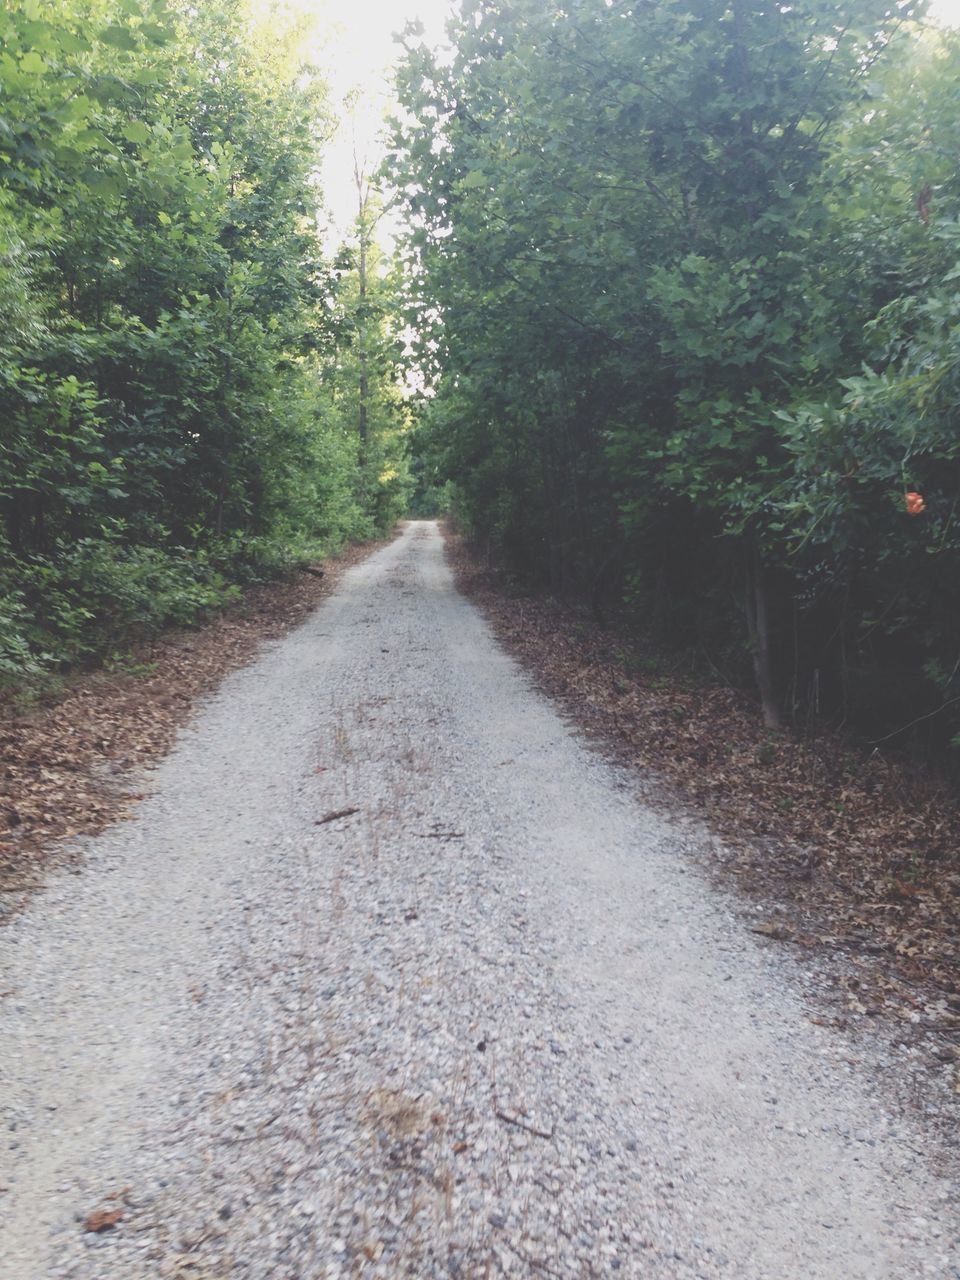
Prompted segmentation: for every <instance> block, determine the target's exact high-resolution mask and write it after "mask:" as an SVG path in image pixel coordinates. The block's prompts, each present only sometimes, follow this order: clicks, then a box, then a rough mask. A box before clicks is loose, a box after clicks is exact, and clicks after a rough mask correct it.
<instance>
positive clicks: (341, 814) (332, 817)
mask: <svg viewBox="0 0 960 1280" xmlns="http://www.w3.org/2000/svg"><path fill="white" fill-rule="evenodd" d="M359 812H360V809H359V807H358V806H357V805H354V806H353V808H351V809H334V811H333V812H332V813H325V814H324V815H323V817H322V818H317V820H316V822H315V823H314V824H313V825H314V826H315V827H322V826H323V825H324V823H326V822H336V820H337V819H338V818H349V817H351V816H352V815H353V814H355V813H359Z"/></svg>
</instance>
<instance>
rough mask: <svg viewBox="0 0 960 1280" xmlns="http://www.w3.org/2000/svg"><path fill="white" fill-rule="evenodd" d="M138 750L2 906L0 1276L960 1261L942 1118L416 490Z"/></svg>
mask: <svg viewBox="0 0 960 1280" xmlns="http://www.w3.org/2000/svg"><path fill="white" fill-rule="evenodd" d="M154 780H155V789H154V792H153V794H152V796H151V797H150V798H149V799H148V800H147V801H146V802H145V803H144V804H143V806H142V808H141V810H140V812H139V815H138V817H137V818H136V820H135V821H132V822H130V823H127V824H124V825H121V826H119V827H116V828H114V829H113V830H112V831H111V832H109V833H108V834H107V835H106V836H104V837H101V838H100V839H98V840H97V841H96V842H94V843H93V844H92V846H91V849H90V851H89V858H88V862H87V865H86V867H85V868H84V870H83V872H82V874H81V875H79V876H74V875H69V874H64V875H63V876H62V877H60V878H59V879H57V880H55V881H54V883H53V884H52V885H51V887H50V888H49V890H48V891H47V892H46V893H45V894H44V895H42V896H41V897H40V898H39V899H38V900H37V901H36V902H35V903H34V904H33V905H32V907H31V908H30V909H29V910H28V911H27V912H26V913H25V914H24V915H23V916H22V917H21V918H20V919H19V920H17V921H15V922H14V923H13V924H12V925H11V926H10V927H9V928H7V929H5V930H3V931H2V932H0V959H2V965H3V976H2V979H0V990H2V991H3V992H4V998H3V999H2V1001H0V1016H2V1022H0V1099H2V1115H3V1119H4V1131H3V1133H2V1139H0V1141H2V1146H0V1185H2V1186H3V1188H4V1189H3V1192H2V1193H0V1259H2V1262H0V1275H2V1277H3V1280H45V1278H46V1277H72V1278H75V1280H140V1278H143V1280H147V1278H148V1277H149V1278H150V1280H154V1278H155V1277H161V1278H165V1277H174V1278H176V1280H190V1278H194V1280H224V1278H226V1277H231V1278H237V1280H241V1278H242V1280H274V1278H277V1280H281V1278H282V1280H320V1278H321V1277H339V1276H344V1277H346V1276H364V1277H366V1276H382V1277H400V1276H413V1277H444V1276H462V1277H480V1276H484V1277H485V1276H510V1277H518V1276H528V1275H529V1276H553V1277H557V1276H559V1277H563V1278H564V1280H576V1278H579V1277H607V1276H614V1275H621V1276H629V1277H638V1278H639V1277H643V1280H661V1278H663V1280H666V1278H668V1277H669V1278H670V1280H693V1278H695V1277H698V1278H700V1280H715V1278H717V1280H719V1278H721V1277H723V1278H726V1277H729V1278H730V1280H761V1278H763V1280H879V1278H881V1277H890V1278H891V1280H906V1278H908V1277H921V1276H932V1277H957V1276H960V1263H958V1254H957V1229H958V1216H957V1212H956V1208H955V1201H954V1199H953V1188H952V1187H950V1186H949V1185H948V1184H947V1183H946V1182H945V1181H944V1180H942V1179H941V1178H939V1177H937V1176H936V1174H935V1173H934V1172H933V1168H932V1162H931V1160H930V1159H928V1157H929V1156H932V1154H933V1153H931V1152H928V1151H926V1150H925V1140H924V1137H923V1135H921V1134H918V1133H917V1132H915V1131H914V1130H913V1129H912V1127H911V1124H910V1123H909V1122H908V1121H907V1120H905V1119H904V1118H902V1117H898V1116H896V1115H891V1114H888V1113H887V1112H886V1111H885V1109H884V1104H883V1101H882V1097H881V1094H880V1092H879V1090H877V1089H876V1088H875V1087H874V1086H873V1085H872V1084H871V1082H870V1077H869V1076H868V1075H865V1074H861V1073H860V1071H859V1069H857V1068H856V1067H854V1066H853V1065H852V1064H851V1063H850V1061H849V1054H850V1050H849V1044H848V1043H846V1042H845V1041H844V1040H843V1039H842V1038H840V1036H839V1035H838V1034H837V1033H835V1032H833V1031H831V1030H830V1029H828V1028H824V1027H820V1026H817V1025H814V1024H813V1023H812V1022H811V1021H810V1018H809V1015H808V1014H807V1013H806V1012H805V1010H804V1008H803V1007H802V1005H801V1003H800V1002H799V1001H798V999H797V998H796V997H795V996H794V995H793V994H791V988H790V982H789V971H788V970H787V969H786V967H784V966H783V962H781V961H780V960H778V959H777V957H775V956H773V955H771V954H770V953H769V952H767V951H764V950H763V945H762V944H758V943H757V942H756V940H755V939H754V938H753V937H752V935H747V936H744V931H743V929H742V926H740V925H739V924H737V923H736V921H735V919H734V917H733V914H732V913H731V912H730V911H728V910H727V908H726V907H725V905H724V904H723V902H722V901H720V900H718V898H717V897H716V896H715V895H714V894H713V893H712V892H711V890H710V889H709V888H708V887H707V886H706V885H705V884H704V883H703V882H702V880H701V879H700V877H699V876H698V874H697V873H696V871H695V868H694V864H693V862H692V861H689V860H687V859H685V857H684V853H685V849H684V845H685V844H686V843H689V842H690V841H691V840H693V839H695V838H697V837H696V836H695V835H692V834H691V832H690V830H689V828H688V827H687V826H685V825H684V824H683V823H681V822H677V823H671V822H670V821H668V820H666V819H665V818H664V817H662V816H661V815H659V814H656V813H654V812H652V811H651V810H650V809H648V808H646V807H645V806H644V805H643V803H642V802H641V800H640V799H638V798H637V796H636V794H635V792H634V789H633V788H632V786H631V783H630V779H629V777H628V776H627V775H626V774H624V773H622V772H621V771H619V770H618V769H616V768H614V767H612V766H610V765H608V764H606V763H604V762H603V761H602V760H600V759H599V758H598V757H597V756H595V755H594V754H592V753H591V752H590V751H589V750H588V749H587V748H586V747H585V746H584V745H583V744H582V743H581V742H580V741H579V740H578V739H577V737H576V736H575V735H574V734H573V733H571V731H570V730H569V729H568V728H567V727H566V726H565V725H564V724H563V722H562V721H561V720H560V719H559V717H558V716H557V715H556V713H555V712H554V710H553V709H552V708H551V707H550V706H549V705H548V704H547V703H546V702H545V701H544V700H543V699H542V698H541V697H540V696H538V695H537V694H536V693H535V692H533V691H532V690H531V689H530V687H529V684H528V682H527V680H526V678H525V677H524V676H523V675H522V674H521V673H520V672H519V671H518V670H517V668H516V666H515V665H514V664H513V662H512V661H511V660H510V659H508V658H507V657H506V656H504V654H503V653H502V652H500V651H499V650H498V649H497V647H496V646H495V644H494V643H493V641H492V640H491V638H490V636H489V634H488V632H487V629H486V627H485V625H484V623H483V621H482V620H481V618H480V617H479V615H478V614H477V613H476V612H475V610H474V609H473V608H472V607H471V606H470V605H469V604H468V603H467V602H466V601H464V600H463V599H462V598H461V597H460V596H458V595H457V593H456V592H455V590H454V588H453V584H452V581H451V576H450V574H449V571H448V570H447V568H446V567H445V565H444V561H443V552H442V543H441V538H440V536H439V533H438V531H437V529H436V527H435V526H434V525H433V524H431V523H427V522H418V523H413V524H411V525H410V526H409V527H408V529H407V530H406V532H405V534H404V536H403V537H402V538H401V539H400V540H398V541H397V542H396V543H394V544H393V545H391V546H389V547H387V548H385V549H384V550H382V551H380V552H378V553H377V554H376V555H375V556H373V557H372V558H371V559H370V560H369V561H367V562H366V563H365V564H363V565H361V566H360V567H358V568H356V569H353V570H351V571H350V572H349V573H348V574H347V575H346V577H345V579H344V582H343V583H342V585H341V586H340V588H339V589H338V590H337V592H336V593H335V595H334V596H332V597H331V598H330V600H328V601H327V602H326V603H325V604H324V605H323V606H322V607H321V608H320V609H319V610H318V611H317V613H316V614H315V615H314V616H313V617H312V618H311V619H310V621H309V622H307V623H306V624H305V625H304V626H303V627H301V628H300V629H299V630H298V631H296V632H295V633H294V634H293V635H292V636H290V637H289V638H288V639H287V640H285V641H284V642H282V643H280V644H278V645H277V646H275V647H274V648H273V649H272V650H271V651H270V652H269V653H267V654H266V655H265V656H264V657H262V658H261V659H260V660H259V661H257V662H256V663H254V664H253V665H252V666H250V667H248V668H246V669H245V670H243V671H241V672H238V673H237V674H235V675H233V676H231V677H230V678H229V679H228V680H227V681H226V683H225V684H224V685H223V687H222V689H221V691H220V692H219V694H218V695H217V696H216V697H214V698H213V699H211V700H210V701H209V703H208V704H207V705H206V706H205V707H204V709H203V710H202V712H201V714H200V715H199V716H198V717H197V719H196V721H195V722H194V724H193V726H192V727H191V728H190V729H189V730H188V731H187V732H185V733H184V735H183V736H182V738H181V740H180V743H179V745H178V746H177V748H176V750H175V751H174V752H173V753H172V754H171V755H170V756H169V757H168V758H167V760H166V761H165V762H164V763H163V765H162V766H161V767H160V768H159V769H158V770H157V771H156V773H155V775H154ZM345 810H352V811H354V812H351V813H349V814H347V815H345V816H343V817H339V818H331V819H330V820H329V821H327V820H325V819H327V818H328V817H329V815H331V814H333V813H337V812H341V811H345ZM879 1065H880V1066H881V1067H882V1066H884V1065H888V1066H891V1065H892V1064H879ZM109 1197H113V1198H109ZM98 1208H102V1209H107V1210H110V1209H116V1208H120V1209H122V1212H123V1215H124V1216H123V1219H122V1221H121V1222H120V1223H119V1224H118V1226H117V1227H116V1228H114V1229H113V1230H111V1231H107V1232H103V1233H101V1234H95V1233H92V1232H85V1231H84V1230H83V1220H84V1218H85V1217H86V1215H88V1214H89V1213H90V1212H91V1211H93V1210H96V1209H98Z"/></svg>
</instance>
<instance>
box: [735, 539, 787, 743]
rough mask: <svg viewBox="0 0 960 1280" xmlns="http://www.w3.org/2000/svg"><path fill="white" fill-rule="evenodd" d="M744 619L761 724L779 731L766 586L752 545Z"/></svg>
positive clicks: (780, 721) (749, 556)
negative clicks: (761, 712) (760, 713)
mask: <svg viewBox="0 0 960 1280" xmlns="http://www.w3.org/2000/svg"><path fill="white" fill-rule="evenodd" d="M744 615H745V617H746V620H747V635H748V636H749V638H750V651H751V654H752V656H753V674H754V679H755V680H756V682H757V691H758V693H759V694H760V706H761V709H762V711H763V723H764V724H765V725H766V726H767V728H769V729H780V728H782V724H783V722H782V719H781V716H780V704H779V701H778V699H777V694H776V686H775V684H774V679H773V662H772V659H771V654H770V622H769V617H768V611H767V586H766V581H765V578H764V572H763V564H762V562H761V560H760V550H759V548H758V547H757V544H756V543H755V542H753V543H752V544H751V546H750V550H749V552H748V557H747V572H746V579H745V586H744Z"/></svg>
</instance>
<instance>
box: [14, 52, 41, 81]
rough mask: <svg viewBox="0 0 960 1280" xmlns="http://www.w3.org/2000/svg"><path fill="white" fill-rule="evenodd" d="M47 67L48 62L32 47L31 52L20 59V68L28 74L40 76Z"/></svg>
mask: <svg viewBox="0 0 960 1280" xmlns="http://www.w3.org/2000/svg"><path fill="white" fill-rule="evenodd" d="M46 69H47V64H46V63H45V62H44V60H43V58H41V57H40V55H39V53H37V52H35V51H34V50H32V49H31V51H30V52H29V53H25V54H24V55H23V57H22V58H21V59H20V70H21V71H23V72H25V73H26V74H27V75H28V76H39V75H42V74H43V73H44V71H46Z"/></svg>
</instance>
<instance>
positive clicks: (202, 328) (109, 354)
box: [0, 0, 406, 678]
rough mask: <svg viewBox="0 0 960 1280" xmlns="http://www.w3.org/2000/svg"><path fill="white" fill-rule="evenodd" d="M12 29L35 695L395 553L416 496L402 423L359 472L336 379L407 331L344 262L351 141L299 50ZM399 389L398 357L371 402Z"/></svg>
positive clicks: (23, 16) (72, 29)
mask: <svg viewBox="0 0 960 1280" xmlns="http://www.w3.org/2000/svg"><path fill="white" fill-rule="evenodd" d="M0 29H2V41H0V48H2V52H0V93H2V98H0V306H2V309H3V315H4V321H5V323H4V324H3V326H2V328H0V414H2V422H3V426H2V429H0V675H4V674H5V675H6V676H7V677H8V678H21V677H23V676H24V675H25V674H30V673H34V674H36V673H38V672H41V671H43V670H55V669H57V668H59V667H61V666H62V665H63V664H65V663H74V662H77V661H80V660H85V659H86V658H87V657H99V656H102V654H103V653H104V652H105V651H108V650H109V648H110V647H111V646H122V645H123V643H124V642H125V641H126V640H127V639H128V638H129V637H130V636H133V635H139V634H144V633H146V632H149V631H150V630H152V629H155V628H157V627H159V626H162V625H165V624H167V623H169V622H186V621H191V620H192V619H194V618H195V617H197V616H199V614H201V613H202V612H203V610H204V609H206V608H208V607H210V606H211V605H215V604H218V603H221V602H222V601H223V600H225V599H227V598H229V596H230V594H231V593H232V592H233V591H234V590H235V589H236V588H235V584H236V583H238V582H243V581H245V580H249V579H250V578H252V577H256V576H257V575H259V574H263V573H267V572H271V571H273V570H275V569H276V568H278V567H280V566H282V565H283V564H284V563H287V562H290V561H292V560H294V559H296V558H298V557H301V558H302V557H309V556H312V555H317V554H321V553H323V552H324V551H325V550H328V549H331V548H333V547H335V546H336V545H338V544H339V543H341V542H342V541H343V540H344V539H346V538H351V537H362V536H369V535H370V534H372V533H373V532H374V531H376V530H382V529H386V528H387V527H389V525H390V524H391V523H392V522H393V520H394V519H395V518H396V516H397V514H398V513H399V511H400V510H401V509H402V506H403V502H404V498H403V486H404V483H405V480H404V477H405V474H406V473H405V464H404V462H403V459H402V456H401V453H400V452H399V451H398V450H399V449H400V435H401V433H402V432H401V429H402V426H403V418H402V414H401V413H400V408H401V406H394V407H395V408H396V409H397V413H396V414H395V416H394V417H393V418H392V419H391V420H390V421H387V420H386V415H381V420H379V421H378V424H377V427H376V429H375V430H374V431H373V432H372V433H371V439H370V441H369V443H368V445H367V446H366V447H361V441H360V439H359V436H358V432H357V426H356V403H355V402H356V400H357V397H358V394H359V392H358V388H357V386H356V385H354V386H353V387H350V386H349V385H348V383H347V380H346V377H347V375H346V374H345V373H344V372H343V370H341V371H340V372H339V374H338V373H337V364H338V359H340V360H341V362H342V360H343V359H347V355H346V354H345V353H349V351H350V350H351V349H353V348H354V347H355V346H356V344H357V342H358V340H359V341H362V340H363V339H362V338H361V339H358V334H361V335H362V334H364V333H368V331H369V335H372V333H373V330H374V329H376V330H377V331H378V338H377V340H378V341H380V342H384V343H385V338H384V335H383V332H382V331H383V329H384V326H385V325H386V324H387V319H386V316H385V313H384V312H383V310H382V309H381V311H380V312H378V313H377V314H375V315H371V316H363V317H358V316H357V314H356V308H355V306H354V305H353V303H352V302H351V301H350V297H351V290H353V289H355V285H354V283H353V281H354V280H355V277H356V274H357V269H356V265H355V263H354V261H353V258H352V256H351V254H350V251H349V246H346V247H345V249H344V252H343V253H342V254H341V255H340V256H339V258H336V257H332V256H331V255H329V254H327V253H325V251H324V249H323V246H322V242H321V239H320V232H321V225H322V220H321V198H322V193H321V192H320V190H319V187H318V183H317V178H316V173H317V167H318V162H319V156H320V153H321V150H322V148H323V146H324V143H325V140H326V138H327V136H328V135H329V133H330V130H331V127H332V116H331V109H330V105H329V104H328V101H327V96H326V91H325V88H324V84H323V82H322V79H321V78H320V77H319V76H318V74H317V73H316V71H315V70H314V69H313V68H312V67H311V66H310V65H308V64H307V63H305V62H304V60H303V57H302V55H301V52H300V50H301V47H302V45H303V41H302V39H301V36H302V32H301V31H300V30H299V29H298V26H297V24H296V23H290V22H287V21H286V20H284V19H283V17H282V14H281V13H280V12H279V11H278V12H275V13H271V14H269V15H265V16H264V17H263V18H262V19H261V20H260V21H259V22H257V21H254V20H253V19H252V18H251V17H250V15H249V14H248V12H247V10H246V8H245V6H244V5H243V4H242V3H241V2H240V0H205V2H204V3H203V4H202V5H199V6H194V5H192V4H187V3H184V2H183V0H64V3H61V4H57V5H55V6H54V5H50V4H41V3H38V0H22V2H15V3H13V4H10V5H6V6H4V9H3V13H2V15H0ZM369 335H368V338H367V341H372V337H371V336H369ZM338 353H339V354H338ZM393 378H394V368H393V367H392V366H390V362H389V361H388V360H387V359H386V358H384V359H383V360H381V362H380V364H379V366H378V368H377V370H376V371H375V378H374V387H373V392H372V393H371V394H381V391H382V389H381V387H380V380H383V381H384V382H386V383H389V382H391V381H392V380H393ZM351 396H352V401H351ZM388 473H389V476H390V478H389V479H387V480H384V479H382V477H383V476H385V475H387V474H388Z"/></svg>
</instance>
